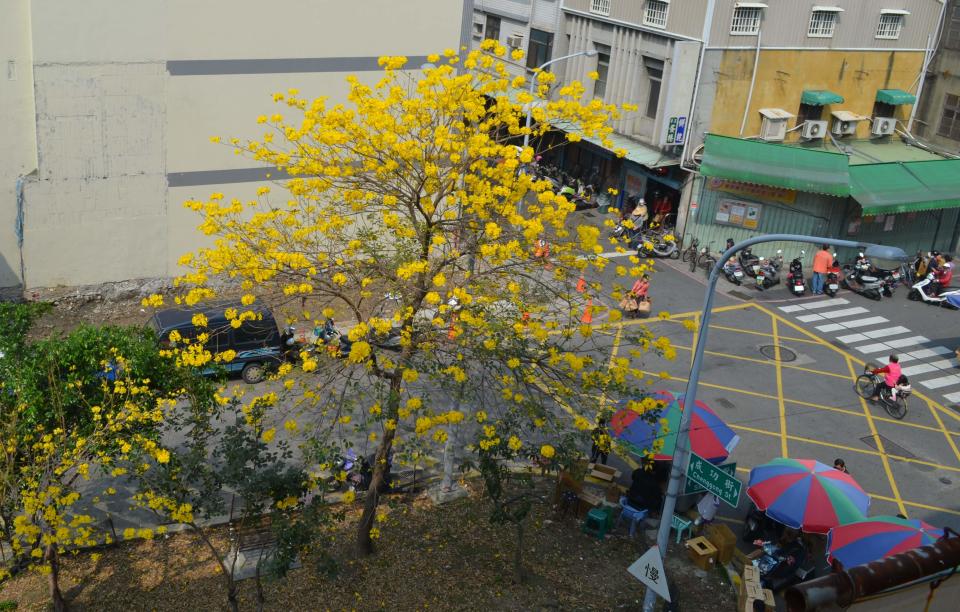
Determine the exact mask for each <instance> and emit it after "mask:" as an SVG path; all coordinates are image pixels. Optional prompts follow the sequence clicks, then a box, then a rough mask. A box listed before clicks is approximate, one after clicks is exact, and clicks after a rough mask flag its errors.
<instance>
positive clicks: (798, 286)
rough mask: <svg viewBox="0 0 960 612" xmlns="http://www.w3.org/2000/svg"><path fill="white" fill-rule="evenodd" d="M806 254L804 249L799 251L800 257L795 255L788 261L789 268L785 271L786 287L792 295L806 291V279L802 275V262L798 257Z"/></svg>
mask: <svg viewBox="0 0 960 612" xmlns="http://www.w3.org/2000/svg"><path fill="white" fill-rule="evenodd" d="M804 255H806V251H800V257H795V258H794V260H793V261H791V262H790V270H789V272H787V289H788V290H789V291H790V292H791V293H792V294H793V295H803V294H804V293H806V292H807V281H806V279H805V278H804V276H803V262H802V261H800V258H801V257H803V256H804Z"/></svg>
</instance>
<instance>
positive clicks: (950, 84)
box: [913, 0, 960, 154]
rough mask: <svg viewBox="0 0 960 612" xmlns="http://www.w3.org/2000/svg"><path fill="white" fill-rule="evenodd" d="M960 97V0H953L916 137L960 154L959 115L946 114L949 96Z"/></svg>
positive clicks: (922, 98) (920, 110) (930, 72)
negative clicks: (945, 109)
mask: <svg viewBox="0 0 960 612" xmlns="http://www.w3.org/2000/svg"><path fill="white" fill-rule="evenodd" d="M948 95H949V96H958V97H960V0H949V4H948V6H947V10H946V13H945V15H944V20H943V29H942V31H941V33H940V37H939V45H938V47H937V49H936V51H935V53H934V55H933V58H932V60H931V62H930V67H929V69H928V71H927V78H926V81H925V83H924V87H923V93H922V95H921V96H920V100H919V102H918V104H919V108H918V112H917V116H916V119H915V122H914V124H913V133H914V134H915V135H916V136H919V137H920V138H923V139H924V140H926V141H928V142H930V143H931V144H933V145H935V146H937V147H939V148H941V149H943V150H945V151H949V152H950V153H954V154H957V153H960V137H958V131H957V129H954V126H956V125H957V122H956V121H955V120H954V117H955V115H956V113H954V112H953V111H952V110H948V112H947V113H946V116H945V113H944V106H945V103H946V102H947V96H948Z"/></svg>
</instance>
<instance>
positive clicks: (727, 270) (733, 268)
mask: <svg viewBox="0 0 960 612" xmlns="http://www.w3.org/2000/svg"><path fill="white" fill-rule="evenodd" d="M723 275H724V276H726V277H727V280H728V281H730V282H731V283H733V284H734V285H739V284H741V283H742V282H743V266H741V265H740V262H738V261H737V260H735V259H733V258H732V257H731V258H730V261H728V262H727V263H725V264H724V265H723Z"/></svg>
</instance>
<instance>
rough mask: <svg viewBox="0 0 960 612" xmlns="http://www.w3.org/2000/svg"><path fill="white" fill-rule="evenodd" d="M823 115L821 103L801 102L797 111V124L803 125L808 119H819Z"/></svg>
mask: <svg viewBox="0 0 960 612" xmlns="http://www.w3.org/2000/svg"><path fill="white" fill-rule="evenodd" d="M821 117H823V107H822V106H820V105H819V104H803V103H801V104H800V109H799V110H798V111H797V125H803V124H804V123H806V122H807V121H819V120H820V118H821Z"/></svg>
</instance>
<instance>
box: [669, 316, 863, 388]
mask: <svg viewBox="0 0 960 612" xmlns="http://www.w3.org/2000/svg"><path fill="white" fill-rule="evenodd" d="M711 327H712V326H711ZM783 339H784V338H783V337H782V336H781V337H780V340H783ZM670 346H672V347H673V348H675V349H680V350H681V351H693V348H691V347H689V346H683V345H681V344H672V343H671V345H670ZM704 352H705V353H706V354H707V355H713V356H714V357H727V358H728V359H736V360H739V361H749V362H751V363H762V364H763V365H768V366H776V363H774V362H772V361H770V360H769V359H757V358H756V357H744V356H743V355H734V354H733V353H724V352H721V351H704ZM780 367H781V368H788V369H790V370H798V371H800V372H809V373H810V374H817V375H818V376H829V377H833V378H842V379H843V380H850V377H849V376H847V375H846V374H837V373H836V372H825V371H823V370H813V369H811V368H805V367H803V366H795V365H790V364H789V363H781V364H780Z"/></svg>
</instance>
